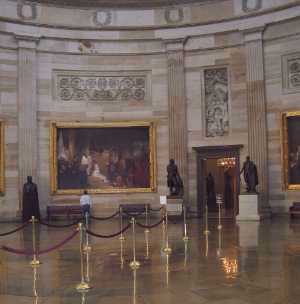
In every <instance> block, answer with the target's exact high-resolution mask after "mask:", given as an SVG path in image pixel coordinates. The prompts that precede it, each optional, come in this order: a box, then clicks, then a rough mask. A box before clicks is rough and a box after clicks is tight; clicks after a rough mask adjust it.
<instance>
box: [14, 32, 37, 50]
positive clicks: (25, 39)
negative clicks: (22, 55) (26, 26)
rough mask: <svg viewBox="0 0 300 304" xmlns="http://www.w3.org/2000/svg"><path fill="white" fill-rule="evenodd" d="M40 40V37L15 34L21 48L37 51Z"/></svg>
mask: <svg viewBox="0 0 300 304" xmlns="http://www.w3.org/2000/svg"><path fill="white" fill-rule="evenodd" d="M40 38H41V37H40V36H38V35H27V34H15V39H16V40H17V42H18V47H19V48H26V49H36V47H37V44H38V42H39V41H40Z"/></svg>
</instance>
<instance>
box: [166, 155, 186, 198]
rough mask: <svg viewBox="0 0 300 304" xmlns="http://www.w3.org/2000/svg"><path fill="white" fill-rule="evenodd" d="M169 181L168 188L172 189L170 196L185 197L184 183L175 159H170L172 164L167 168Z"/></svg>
mask: <svg viewBox="0 0 300 304" xmlns="http://www.w3.org/2000/svg"><path fill="white" fill-rule="evenodd" d="M167 173H168V176H167V180H168V187H169V189H170V196H178V195H180V196H182V195H183V182H182V179H181V177H180V175H179V173H178V168H177V165H176V164H175V161H174V159H170V162H169V164H168V166H167Z"/></svg>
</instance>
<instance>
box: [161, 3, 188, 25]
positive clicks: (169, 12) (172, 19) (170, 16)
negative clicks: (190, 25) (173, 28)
mask: <svg viewBox="0 0 300 304" xmlns="http://www.w3.org/2000/svg"><path fill="white" fill-rule="evenodd" d="M183 18H184V14H183V9H182V7H170V8H167V9H166V10H165V20H166V22H167V23H179V22H182V21H183Z"/></svg>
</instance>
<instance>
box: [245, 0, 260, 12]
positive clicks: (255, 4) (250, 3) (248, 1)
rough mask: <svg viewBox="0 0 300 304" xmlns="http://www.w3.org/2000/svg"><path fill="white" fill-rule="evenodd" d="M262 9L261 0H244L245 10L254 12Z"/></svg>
mask: <svg viewBox="0 0 300 304" xmlns="http://www.w3.org/2000/svg"><path fill="white" fill-rule="evenodd" d="M259 9H261V0H243V11H244V12H252V11H257V10H259Z"/></svg>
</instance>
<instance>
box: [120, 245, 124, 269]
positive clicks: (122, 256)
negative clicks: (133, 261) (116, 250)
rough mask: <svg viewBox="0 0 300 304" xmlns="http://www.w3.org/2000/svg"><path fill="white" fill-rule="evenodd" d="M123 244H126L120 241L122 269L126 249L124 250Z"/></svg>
mask: <svg viewBox="0 0 300 304" xmlns="http://www.w3.org/2000/svg"><path fill="white" fill-rule="evenodd" d="M123 244H124V241H123V240H120V245H121V247H120V265H121V269H123V268H124V252H123V251H124V249H123Z"/></svg>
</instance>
